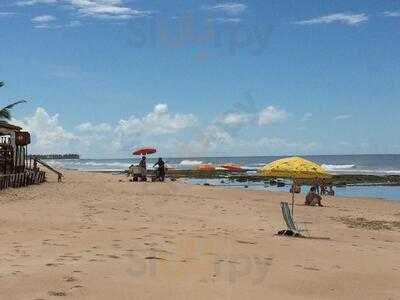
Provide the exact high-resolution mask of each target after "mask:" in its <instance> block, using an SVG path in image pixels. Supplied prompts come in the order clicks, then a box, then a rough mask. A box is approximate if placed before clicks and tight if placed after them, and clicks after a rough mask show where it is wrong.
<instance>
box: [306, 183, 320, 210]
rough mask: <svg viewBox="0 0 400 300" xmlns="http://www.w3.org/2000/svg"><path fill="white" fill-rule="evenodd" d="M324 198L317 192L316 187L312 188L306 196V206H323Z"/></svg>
mask: <svg viewBox="0 0 400 300" xmlns="http://www.w3.org/2000/svg"><path fill="white" fill-rule="evenodd" d="M321 200H322V197H321V196H320V195H318V194H317V193H316V192H315V187H311V189H310V191H309V192H308V194H307V195H306V202H305V203H304V204H305V205H308V206H316V205H318V206H323V205H322V203H321Z"/></svg>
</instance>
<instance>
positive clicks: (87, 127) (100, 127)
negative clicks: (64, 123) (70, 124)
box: [75, 122, 112, 134]
mask: <svg viewBox="0 0 400 300" xmlns="http://www.w3.org/2000/svg"><path fill="white" fill-rule="evenodd" d="M75 128H76V130H77V131H79V132H81V133H90V134H92V133H106V132H111V131H112V127H111V125H110V124H107V123H100V124H97V125H93V124H92V123H90V122H85V123H82V124H80V125H78V126H76V127H75Z"/></svg>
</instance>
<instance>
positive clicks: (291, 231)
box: [278, 202, 308, 236]
mask: <svg viewBox="0 0 400 300" xmlns="http://www.w3.org/2000/svg"><path fill="white" fill-rule="evenodd" d="M281 209H282V216H283V220H285V223H286V227H287V229H285V230H281V231H279V232H278V234H279V235H291V236H303V232H307V233H308V229H307V228H305V227H304V228H301V227H299V226H298V225H297V224H296V222H295V221H294V220H293V215H292V212H291V210H290V208H289V204H288V203H287V202H281ZM298 223H300V224H305V222H298Z"/></svg>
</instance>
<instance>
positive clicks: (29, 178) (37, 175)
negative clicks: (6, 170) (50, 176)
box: [0, 171, 46, 190]
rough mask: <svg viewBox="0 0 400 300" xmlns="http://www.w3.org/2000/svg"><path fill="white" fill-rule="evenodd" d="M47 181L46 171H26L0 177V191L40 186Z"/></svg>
mask: <svg viewBox="0 0 400 300" xmlns="http://www.w3.org/2000/svg"><path fill="white" fill-rule="evenodd" d="M45 180H46V172H44V171H25V172H23V173H16V174H7V175H0V190H4V189H6V188H9V187H13V188H19V187H22V186H27V185H32V184H40V183H43V182H44V181H45Z"/></svg>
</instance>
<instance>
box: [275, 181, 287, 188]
mask: <svg viewBox="0 0 400 300" xmlns="http://www.w3.org/2000/svg"><path fill="white" fill-rule="evenodd" d="M276 185H277V187H284V186H285V183H284V182H282V181H278V182H277V183H276Z"/></svg>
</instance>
